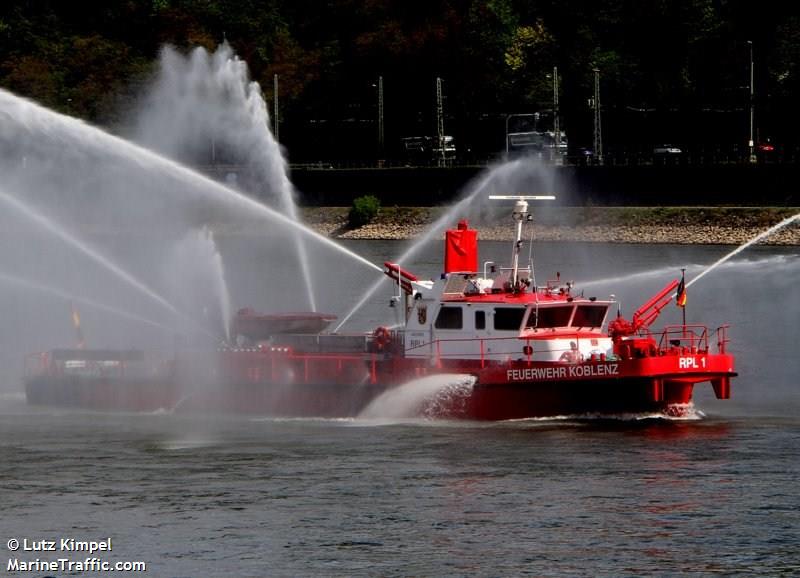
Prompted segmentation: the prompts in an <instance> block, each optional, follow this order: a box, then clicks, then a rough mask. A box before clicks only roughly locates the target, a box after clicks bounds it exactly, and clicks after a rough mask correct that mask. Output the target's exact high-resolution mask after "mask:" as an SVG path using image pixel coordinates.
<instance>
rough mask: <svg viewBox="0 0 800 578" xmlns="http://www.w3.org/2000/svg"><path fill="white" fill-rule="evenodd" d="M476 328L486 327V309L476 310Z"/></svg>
mask: <svg viewBox="0 0 800 578" xmlns="http://www.w3.org/2000/svg"><path fill="white" fill-rule="evenodd" d="M475 329H486V311H476V312H475Z"/></svg>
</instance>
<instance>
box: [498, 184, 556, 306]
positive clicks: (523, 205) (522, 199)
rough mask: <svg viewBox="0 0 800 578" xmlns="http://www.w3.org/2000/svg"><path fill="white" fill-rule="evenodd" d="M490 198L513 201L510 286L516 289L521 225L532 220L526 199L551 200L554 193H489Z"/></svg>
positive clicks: (520, 245)
mask: <svg viewBox="0 0 800 578" xmlns="http://www.w3.org/2000/svg"><path fill="white" fill-rule="evenodd" d="M489 198H490V199H492V200H504V201H506V200H511V201H516V203H514V210H513V211H512V212H511V219H512V220H513V221H514V223H515V225H516V229H517V232H516V239H515V240H514V246H513V247H512V249H511V287H512V288H513V289H514V291H516V289H517V281H519V253H520V251H521V250H522V225H523V223H525V222H526V221H528V222H530V221H533V215H531V214H530V213H528V201H531V200H532V201H545V200H547V201H552V200H554V199H555V198H556V197H555V195H490V196H489Z"/></svg>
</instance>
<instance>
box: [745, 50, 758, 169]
mask: <svg viewBox="0 0 800 578" xmlns="http://www.w3.org/2000/svg"><path fill="white" fill-rule="evenodd" d="M747 44H748V46H749V47H750V100H749V103H748V104H749V107H750V139H749V140H748V141H747V146H748V147H749V149H750V158H749V160H750V162H751V163H754V162H756V155H755V148H754V147H755V142H754V141H753V124H754V122H753V112H754V111H753V98H754V93H753V41H752V40H748V41H747Z"/></svg>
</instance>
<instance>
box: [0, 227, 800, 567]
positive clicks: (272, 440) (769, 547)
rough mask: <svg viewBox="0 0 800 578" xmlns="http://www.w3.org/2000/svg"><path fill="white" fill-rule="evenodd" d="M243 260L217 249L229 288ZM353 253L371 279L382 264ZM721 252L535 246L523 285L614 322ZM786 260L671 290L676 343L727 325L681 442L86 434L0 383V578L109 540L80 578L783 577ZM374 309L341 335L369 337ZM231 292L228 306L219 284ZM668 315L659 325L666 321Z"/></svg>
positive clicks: (102, 425)
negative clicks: (704, 327)
mask: <svg viewBox="0 0 800 578" xmlns="http://www.w3.org/2000/svg"><path fill="white" fill-rule="evenodd" d="M241 242H243V241H242V240H241V239H239V240H235V241H230V242H229V243H228V244H227V245H225V244H223V246H222V252H223V257H224V258H225V261H226V266H228V267H229V268H233V269H236V267H237V266H239V265H237V259H236V254H237V244H238V243H241ZM352 246H353V248H354V249H356V250H358V251H359V252H360V253H361V254H364V255H365V256H367V258H369V259H370V260H371V261H373V262H381V261H382V259H384V258H390V257H392V256H394V255H395V254H396V253H397V249H398V247H397V245H396V244H393V243H367V242H361V243H353V245H352ZM730 249H731V247H690V246H677V245H676V246H667V245H662V246H629V245H617V246H611V245H590V244H585V245H584V244H570V245H543V246H539V247H537V252H540V254H539V255H537V261H536V262H537V275H538V276H539V277H538V279H537V280H538V282H539V284H542V282H543V279H544V278H547V277H551V276H553V275H554V271H556V270H558V271H560V272H561V275H562V279H565V278H566V279H570V278H573V277H574V278H575V281H576V285H577V287H578V290H579V291H580V288H581V286H582V285H583V286H585V287H586V289H585V291H586V294H587V295H593V294H596V295H598V296H607V295H608V294H609V293H614V294H615V295H616V296H617V297H618V298H619V299H620V301H621V304H622V309H623V313H624V314H626V315H628V316H629V315H630V313H631V312H632V310H633V309H635V308H636V307H638V306H639V305H640V304H641V303H642V302H644V301H645V300H646V299H647V298H648V297H649V296H650V295H651V294H652V293H654V292H655V291H657V290H658V289H660V288H661V286H663V285H665V284H666V282H668V281H669V280H670V279H672V278H675V277H676V276H679V275H680V268H681V267H687V278H691V275H692V274H697V273H698V272H699V271H700V270H701V269H702V266H703V265H707V264H709V263H712V262H714V261H715V260H716V259H717V258H719V257H721V256H722V255H724V254H725V253H726V252H727V251H728V250H730ZM507 250H508V247H507V245H494V244H490V245H489V246H488V247H487V248H486V249H485V251H486V254H485V255H483V254H482V256H481V259H482V260H484V259H496V260H498V261H507V260H508V259H507V257H508V256H507ZM797 253H798V251H797V249H796V248H783V249H779V248H771V247H754V248H753V249H751V250H748V251H746V252H745V253H743V254H742V255H740V256H739V257H738V258H737V260H736V261H735V262H733V263H732V264H730V265H728V266H723V267H721V268H720V269H718V270H716V271H715V272H714V273H712V274H710V275H708V276H706V277H705V278H703V279H702V281H701V282H698V283H697V284H696V285H694V286H692V288H691V289H690V292H689V295H688V304H687V321H693V320H697V321H703V322H705V323H707V324H708V325H709V326H712V327H716V326H717V325H719V324H722V323H730V324H731V326H732V327H731V334H730V337H731V339H732V343H731V345H730V350H731V351H733V352H734V353H735V354H736V356H737V363H738V370H739V373H740V376H739V377H738V378H736V379H735V380H734V382H733V399H731V400H727V401H718V400H716V399H715V398H714V396H713V393H712V392H711V388H710V386H709V385H707V384H702V385H700V386H698V388H697V391H696V396H695V408H696V409H695V412H694V415H693V416H692V418H691V419H683V420H666V419H656V418H653V417H652V416H630V415H628V416H619V418H618V419H603V420H599V419H588V418H585V417H576V418H570V417H562V418H559V419H552V420H528V421H517V422H504V423H489V424H484V423H471V422H437V421H428V420H409V419H380V418H377V419H369V420H366V419H352V420H315V419H305V420H302V419H299V420H283V419H270V418H255V419H253V418H234V417H208V416H187V415H172V414H168V413H156V414H149V415H131V414H97V413H90V412H81V411H71V410H70V411H68V410H63V409H53V408H37V407H29V406H27V405H26V404H25V400H24V395H23V394H21V393H20V391H21V388H20V387H19V384H18V383H17V382H16V376H12V375H11V374H9V375H8V376H7V378H6V380H5V381H6V383H4V384H3V387H2V391H3V392H4V393H0V538H2V540H0V551H2V552H3V553H4V554H5V555H4V556H0V564H2V568H3V569H2V570H0V574H3V573H4V572H5V573H7V574H10V575H20V576H67V575H85V574H92V573H93V572H83V571H73V572H72V573H70V572H69V571H61V570H58V571H47V570H43V571H31V572H24V571H22V570H20V571H16V570H13V569H12V570H11V571H8V569H9V566H8V564H9V563H11V562H10V561H12V560H17V561H18V562H19V561H33V560H36V559H39V560H41V561H46V560H58V559H59V558H65V559H69V560H72V561H83V560H84V558H86V557H87V556H86V555H85V554H86V553H85V552H63V551H57V552H47V551H46V552H41V551H24V550H23V549H22V548H21V549H20V550H17V551H11V550H9V543H8V541H9V540H19V542H20V544H26V542H25V540H27V544H28V545H30V544H31V543H33V542H35V541H41V540H52V541H57V540H60V539H61V538H74V539H75V540H83V541H88V540H102V539H106V538H111V540H112V543H113V547H112V550H111V551H110V552H108V551H101V552H96V553H94V554H93V556H96V557H98V558H101V559H102V560H104V561H109V562H112V563H113V562H116V561H143V562H145V563H146V564H147V572H146V575H150V576H165V577H190V576H191V577H195V576H304V575H320V576H441V575H455V576H461V575H479V576H511V575H531V576H643V575H647V576H675V575H697V576H705V575H707V576H717V575H724V576H739V575H760V576H777V575H785V576H790V575H798V574H800V554H798V552H797V545H798V544H799V543H800V509H798V501H799V500H798V498H800V491H799V490H798V485H797V479H798V474H800V459H799V458H800V456H798V448H799V447H800V418H799V417H798V415H799V412H798V410H799V409H800V391H799V390H800V388H798V385H797V382H798V380H797V373H798V370H799V369H800V363H799V362H798V360H797V355H796V344H797V343H798V341H800V333H798V326H797V320H798V317H799V316H798V309H800V299H798V297H800V291H798V289H797V287H798V285H797V284H798V282H800V257H798V256H797ZM251 258H252V259H257V256H253V257H251ZM438 263H439V255H438V247H437V248H436V249H431V250H430V251H428V252H425V253H423V254H422V255H421V256H420V257H419V258H418V259H416V260H415V262H413V263H410V264H408V265H407V267H408V268H409V269H411V270H412V271H415V272H418V273H420V275H421V276H423V277H425V276H435V275H436V274H438V267H439V265H438ZM578 271H579V272H580V276H579V277H578V275H577V274H575V273H576V272H578ZM251 274H252V277H251V279H250V281H257V276H258V275H259V274H262V275H267V274H268V273H267V272H262V273H257V272H252V273H251ZM615 277H619V278H618V279H614V278H615ZM370 280H371V278H370ZM347 283H352V284H353V285H354V286H356V285H359V284H363V279H358V278H354V279H350V280H346V281H340V282H339V287H340V289H342V290H341V291H337V292H331V296H328V298H327V301H326V299H325V298H323V299H321V302H322V303H323V304H326V305H328V306H331V307H334V308H335V307H338V308H336V312H337V313H341V314H342V315H343V314H344V312H345V311H343V310H346V306H345V303H346V302H345V301H342V302H341V303H339V304H338V306H337V304H336V302H335V300H336V299H339V298H340V297H341V295H340V294H341V293H349V297H350V299H352V298H353V297H354V292H353V289H348V287H347ZM389 291H390V289H389V288H387V290H386V291H384V292H382V294H381V295H379V296H376V297H375V298H374V299H373V300H372V301H371V302H370V303H368V305H367V306H366V307H365V309H364V310H363V311H361V312H359V313H358V314H357V315H355V316H354V321H353V325H354V327H355V328H369V327H374V325H375V324H377V323H384V324H385V319H384V318H382V317H381V313H382V311H383V310H384V308H385V305H386V303H387V301H388V292H389ZM232 293H233V294H234V297H235V299H236V300H238V301H239V302H241V301H242V300H243V299H247V297H248V295H246V290H243V289H242V288H241V287H239V288H238V289H237V287H236V286H235V283H234V284H233V287H232ZM243 295H244V297H243ZM248 304H249V302H248ZM679 315H680V310H679V309H678V308H676V307H674V306H672V305H670V306H669V308H668V309H667V310H665V312H664V321H665V322H676V321H678V319H679ZM55 345H57V344H53V346H55ZM56 546H59V543H57V544H56ZM95 574H96V572H95ZM118 574H123V575H125V574H126V573H118ZM130 575H133V574H130Z"/></svg>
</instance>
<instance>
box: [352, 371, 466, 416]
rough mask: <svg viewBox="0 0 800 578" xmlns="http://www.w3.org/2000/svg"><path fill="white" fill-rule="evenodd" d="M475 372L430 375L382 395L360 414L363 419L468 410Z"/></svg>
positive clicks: (461, 413) (456, 414) (429, 414)
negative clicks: (470, 373) (471, 373)
mask: <svg viewBox="0 0 800 578" xmlns="http://www.w3.org/2000/svg"><path fill="white" fill-rule="evenodd" d="M473 385H475V376H473V375H466V374H441V375H430V376H427V377H422V378H420V379H415V380H412V381H409V382H408V383H404V384H403V385H401V386H399V387H395V388H393V389H390V390H389V391H386V392H384V393H382V394H381V395H379V396H378V397H377V398H375V399H374V400H372V402H370V404H369V405H368V406H367V407H365V408H364V409H363V410H362V411H361V413H360V414H359V415H358V417H359V418H360V419H380V418H390V419H398V418H415V417H417V418H418V417H424V418H441V417H444V418H447V417H459V416H463V415H465V413H466V406H467V401H468V399H469V396H470V395H471V394H472V387H473Z"/></svg>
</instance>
